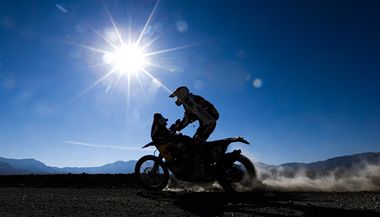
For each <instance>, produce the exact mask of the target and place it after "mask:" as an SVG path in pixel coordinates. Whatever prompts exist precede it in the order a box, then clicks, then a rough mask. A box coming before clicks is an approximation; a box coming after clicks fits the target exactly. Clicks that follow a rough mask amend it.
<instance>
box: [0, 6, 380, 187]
mask: <svg viewBox="0 0 380 217" xmlns="http://www.w3.org/2000/svg"><path fill="white" fill-rule="evenodd" d="M273 2H275V3H276V4H273ZM291 2H292V3H293V4H289V1H201V0H196V1H194V0H193V1H190V0H188V1H174V0H172V1H170V0H162V1H154V0H142V1H97V0H88V1H47V0H46V1H26V0H25V1H8V0H2V1H0V50H1V52H0V100H1V106H0V157H5V158H35V159H38V160H39V161H42V162H44V163H45V164H47V165H49V166H57V167H65V166H99V165H103V164H106V163H112V162H115V161H118V160H123V161H128V160H135V159H138V158H139V157H141V156H142V155H145V154H148V153H150V152H152V150H148V152H147V151H142V150H140V147H141V146H143V145H145V144H146V143H148V142H150V141H151V138H150V130H151V124H152V119H153V114H154V113H156V112H160V113H162V114H163V115H164V116H165V117H166V118H168V119H169V124H171V123H172V122H174V121H175V120H176V119H179V118H182V116H183V109H182V108H181V107H177V106H176V105H175V100H174V99H172V98H169V94H170V93H171V92H172V91H173V90H175V88H177V87H179V86H183V85H186V86H187V87H188V88H189V89H190V90H191V92H193V93H194V94H197V95H201V96H203V97H204V98H206V99H207V100H209V101H210V102H212V103H213V104H214V105H215V107H216V108H217V109H218V111H219V114H220V119H219V120H218V122H217V127H216V129H215V131H214V133H213V134H212V136H211V137H210V140H213V139H220V138H225V137H232V136H243V137H244V138H245V139H247V140H248V141H250V142H251V145H250V146H246V145H234V146H233V147H234V148H241V149H242V150H243V152H244V153H245V154H246V155H248V156H249V157H250V158H252V159H253V160H254V161H261V162H265V163H268V164H282V163H286V162H313V161H318V160H324V159H327V158H331V157H335V156H341V155H348V154H354V153H362V152H380V133H379V132H380V85H379V84H380V61H379V60H380V14H379V10H380V1H376V0H374V1H337V0H333V1H327V0H322V1H298V0H295V1H291ZM123 45H133V46H135V45H136V48H138V49H141V50H143V51H144V53H142V54H141V56H143V57H144V58H145V59H144V61H143V62H141V64H140V65H136V64H137V63H139V61H140V59H137V56H138V55H137V56H136V55H133V54H126V55H129V56H128V57H130V59H133V61H131V62H128V64H129V65H124V64H125V63H120V58H119V56H118V55H119V51H120V50H122V49H120V48H123ZM133 48H135V47H133ZM193 125H195V126H196V127H197V124H193ZM196 127H193V126H192V125H190V126H188V128H187V129H186V130H184V131H183V133H185V134H189V135H191V136H192V135H193V133H194V131H195V129H196ZM369 171H370V172H372V173H371V174H374V173H377V172H378V168H376V170H373V169H372V170H371V168H369ZM359 172H360V171H359ZM359 172H358V173H359ZM359 175H360V174H359ZM359 175H358V176H359ZM353 178H355V177H353ZM270 181H272V182H271V183H270V184H272V185H274V186H276V182H277V181H278V180H270ZM270 181H268V182H270ZM280 181H281V182H284V180H283V179H281V180H280ZM301 181H302V180H301ZM309 183H310V182H309ZM314 184H315V185H318V186H321V185H324V183H312V184H311V185H314ZM325 186H326V185H325ZM290 187H292V186H290ZM308 187H309V188H310V189H313V187H314V186H308ZM327 187H328V186H327ZM364 190H366V189H364Z"/></svg>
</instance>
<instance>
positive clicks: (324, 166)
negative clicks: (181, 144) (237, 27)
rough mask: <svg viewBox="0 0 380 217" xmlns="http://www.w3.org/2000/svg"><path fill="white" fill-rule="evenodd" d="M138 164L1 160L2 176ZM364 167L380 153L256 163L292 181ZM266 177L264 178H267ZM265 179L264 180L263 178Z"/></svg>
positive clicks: (124, 169) (101, 170) (128, 168)
mask: <svg viewBox="0 0 380 217" xmlns="http://www.w3.org/2000/svg"><path fill="white" fill-rule="evenodd" d="M135 164H136V161H135V160H130V161H126V162H125V161H116V162H114V163H110V164H106V165H103V166H99V167H63V168H58V167H51V166H47V165H45V164H44V163H42V162H40V161H38V160H35V159H9V158H2V157H0V175H21V174H67V173H72V174H80V173H87V174H120V173H133V172H134V166H135ZM362 165H376V166H380V152H377V153H374V152H367V153H361V154H354V155H347V156H341V157H335V158H330V159H327V160H324V161H318V162H313V163H286V164H281V165H276V166H275V165H268V164H264V163H261V162H256V163H255V166H256V167H257V168H258V169H259V170H261V171H262V170H265V171H266V173H265V174H267V175H278V174H279V173H281V175H282V176H286V177H293V176H295V175H296V174H297V173H298V172H299V171H303V172H305V173H306V174H307V175H308V176H309V177H316V176H321V175H322V176H323V175H326V174H328V173H331V172H332V171H334V174H337V175H338V176H339V174H342V175H343V174H345V173H347V171H351V170H352V168H354V167H355V168H357V167H360V166H362ZM265 174H264V176H265ZM263 178H265V177H263Z"/></svg>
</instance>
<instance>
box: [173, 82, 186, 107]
mask: <svg viewBox="0 0 380 217" xmlns="http://www.w3.org/2000/svg"><path fill="white" fill-rule="evenodd" d="M189 94H190V91H189V89H188V88H187V87H185V86H182V87H178V88H177V89H176V90H175V91H174V92H173V93H172V94H170V96H169V97H171V98H173V97H175V96H176V97H177V100H176V101H175V104H176V105H177V106H180V105H182V101H183V99H185V98H186V97H187V96H188V95H189Z"/></svg>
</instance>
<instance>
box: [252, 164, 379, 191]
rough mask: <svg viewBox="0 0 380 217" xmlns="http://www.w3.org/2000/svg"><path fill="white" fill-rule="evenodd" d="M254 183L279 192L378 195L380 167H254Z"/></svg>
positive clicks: (360, 165)
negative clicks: (371, 192)
mask: <svg viewBox="0 0 380 217" xmlns="http://www.w3.org/2000/svg"><path fill="white" fill-rule="evenodd" d="M256 169H257V174H258V179H259V180H260V181H261V182H262V184H263V186H264V187H265V188H266V189H269V190H279V191H379V190H380V165H379V164H369V163H367V162H360V163H358V164H354V165H350V166H349V167H346V168H344V167H343V168H342V167H335V168H332V169H326V170H324V168H311V169H310V168H303V167H300V168H291V167H283V166H277V167H276V166H269V167H266V168H265V167H262V166H256Z"/></svg>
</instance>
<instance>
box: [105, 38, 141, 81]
mask: <svg viewBox="0 0 380 217" xmlns="http://www.w3.org/2000/svg"><path fill="white" fill-rule="evenodd" d="M103 61H104V62H105V63H106V64H111V65H112V66H113V71H115V72H118V73H121V74H124V73H138V72H141V71H143V70H144V68H145V67H146V65H147V64H148V61H147V55H146V54H145V53H144V51H143V49H142V48H139V47H138V46H137V45H136V44H123V45H122V46H120V47H117V48H116V49H115V50H114V51H113V52H107V53H105V54H104V55H103Z"/></svg>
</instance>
